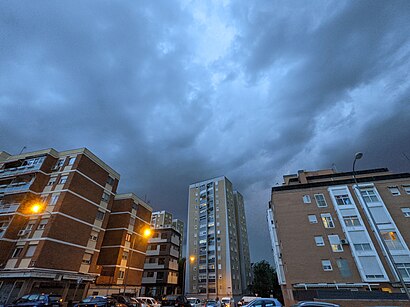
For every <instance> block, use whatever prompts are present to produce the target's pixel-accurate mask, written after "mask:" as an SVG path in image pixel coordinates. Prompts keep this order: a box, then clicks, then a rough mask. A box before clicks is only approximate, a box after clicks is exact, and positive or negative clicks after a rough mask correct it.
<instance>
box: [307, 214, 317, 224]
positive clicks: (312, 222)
mask: <svg viewBox="0 0 410 307" xmlns="http://www.w3.org/2000/svg"><path fill="white" fill-rule="evenodd" d="M308 219H309V223H310V224H316V223H317V218H316V215H314V214H310V215H308Z"/></svg>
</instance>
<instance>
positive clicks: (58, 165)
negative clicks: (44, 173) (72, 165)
mask: <svg viewBox="0 0 410 307" xmlns="http://www.w3.org/2000/svg"><path fill="white" fill-rule="evenodd" d="M64 160H65V158H63V159H59V160H58V161H57V163H56V165H55V166H54V168H53V169H55V170H56V169H58V168H60V167H62V166H63V164H64Z"/></svg>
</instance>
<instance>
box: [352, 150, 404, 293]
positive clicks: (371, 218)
mask: <svg viewBox="0 0 410 307" xmlns="http://www.w3.org/2000/svg"><path fill="white" fill-rule="evenodd" d="M362 157H363V153H362V152H357V153H356V154H355V157H354V161H353V167H352V170H353V172H352V173H353V179H354V182H355V189H357V192H358V193H359V197H360V200H361V201H362V202H363V205H364V207H365V208H366V212H367V213H368V215H369V217H370V220H371V221H372V224H373V225H374V229H373V231H374V232H375V233H377V237H378V238H379V241H380V242H381V244H382V246H383V248H384V250H385V252H386V255H387V258H388V260H389V262H390V263H391V265H392V267H393V270H394V273H395V274H396V275H397V276H398V277H399V281H400V283H401V285H402V287H403V289H404V291H405V292H406V294H407V298H408V299H409V300H410V292H409V289H408V288H407V286H406V283H405V281H404V279H403V277H402V276H401V274H400V271H399V269H398V268H397V265H396V263H395V262H394V258H393V255H392V254H391V253H390V250H389V248H388V246H387V244H386V242H385V241H384V239H383V237H382V235H381V232H380V229H379V227H378V226H377V224H376V220H375V218H374V217H373V214H372V212H371V211H370V209H369V207H368V205H367V202H366V199H365V198H364V197H363V196H362V193H361V189H360V186H359V183H358V182H357V178H356V171H355V166H356V161H357V160H360V159H361V158H362Z"/></svg>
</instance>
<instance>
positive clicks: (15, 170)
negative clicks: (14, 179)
mask: <svg viewBox="0 0 410 307" xmlns="http://www.w3.org/2000/svg"><path fill="white" fill-rule="evenodd" d="M41 165H42V163H38V164H33V165H24V166H19V167H12V168H7V169H1V170H0V178H3V177H8V176H16V175H21V174H25V173H30V172H33V171H36V170H38V169H40V167H41Z"/></svg>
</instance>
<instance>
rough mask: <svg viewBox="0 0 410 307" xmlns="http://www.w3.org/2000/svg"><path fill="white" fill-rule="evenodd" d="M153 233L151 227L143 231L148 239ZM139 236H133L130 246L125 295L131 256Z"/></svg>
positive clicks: (125, 278)
mask: <svg viewBox="0 0 410 307" xmlns="http://www.w3.org/2000/svg"><path fill="white" fill-rule="evenodd" d="M151 234H152V231H151V229H150V228H145V229H144V231H143V232H142V236H143V237H144V238H146V239H148V238H149V237H150V236H151ZM136 237H137V236H136V235H134V237H133V238H132V244H131V246H130V252H129V254H128V258H127V267H126V271H125V276H124V290H123V293H124V295H125V291H126V290H127V279H128V272H129V270H130V266H131V257H132V252H133V248H134V245H135V238H136Z"/></svg>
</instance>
